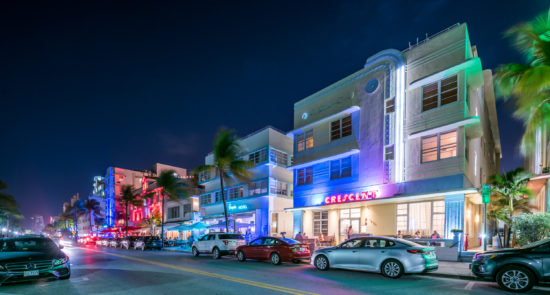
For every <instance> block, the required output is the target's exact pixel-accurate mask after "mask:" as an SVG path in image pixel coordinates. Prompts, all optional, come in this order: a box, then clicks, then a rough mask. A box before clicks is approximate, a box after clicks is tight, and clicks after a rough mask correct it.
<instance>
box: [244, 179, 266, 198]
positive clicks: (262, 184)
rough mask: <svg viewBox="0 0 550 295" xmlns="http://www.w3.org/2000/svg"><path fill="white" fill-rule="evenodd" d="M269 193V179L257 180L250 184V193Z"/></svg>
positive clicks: (253, 194) (251, 194)
mask: <svg viewBox="0 0 550 295" xmlns="http://www.w3.org/2000/svg"><path fill="white" fill-rule="evenodd" d="M263 194H267V179H264V180H260V181H255V182H252V183H250V184H249V185H248V195H249V196H255V195H263Z"/></svg>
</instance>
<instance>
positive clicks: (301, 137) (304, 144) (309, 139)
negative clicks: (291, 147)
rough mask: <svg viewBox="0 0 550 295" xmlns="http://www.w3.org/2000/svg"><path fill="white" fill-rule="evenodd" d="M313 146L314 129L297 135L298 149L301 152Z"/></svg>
mask: <svg viewBox="0 0 550 295" xmlns="http://www.w3.org/2000/svg"><path fill="white" fill-rule="evenodd" d="M310 148H313V130H309V131H306V132H304V133H301V134H298V135H296V149H297V150H298V151H299V152H301V151H303V150H307V149H310Z"/></svg>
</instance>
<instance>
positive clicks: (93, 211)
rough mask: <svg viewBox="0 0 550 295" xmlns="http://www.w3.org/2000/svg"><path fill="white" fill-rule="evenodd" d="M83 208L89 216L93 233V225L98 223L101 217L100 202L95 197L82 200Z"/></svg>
mask: <svg viewBox="0 0 550 295" xmlns="http://www.w3.org/2000/svg"><path fill="white" fill-rule="evenodd" d="M84 208H86V212H87V213H88V216H89V217H90V230H91V231H92V234H93V226H94V225H95V224H96V223H100V222H101V221H102V219H103V216H101V204H100V203H99V202H98V201H97V200H96V199H88V200H86V202H84Z"/></svg>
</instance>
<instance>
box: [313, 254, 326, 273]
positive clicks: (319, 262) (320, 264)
mask: <svg viewBox="0 0 550 295" xmlns="http://www.w3.org/2000/svg"><path fill="white" fill-rule="evenodd" d="M314 264H315V267H316V268H317V269H318V270H328V269H329V263H328V258H327V257H326V256H325V255H319V256H317V257H316V258H315V263H314Z"/></svg>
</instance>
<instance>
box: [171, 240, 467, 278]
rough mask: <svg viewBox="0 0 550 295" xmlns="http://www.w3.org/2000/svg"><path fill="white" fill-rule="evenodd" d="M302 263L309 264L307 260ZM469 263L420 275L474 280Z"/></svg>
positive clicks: (178, 249) (447, 264)
mask: <svg viewBox="0 0 550 295" xmlns="http://www.w3.org/2000/svg"><path fill="white" fill-rule="evenodd" d="M164 250H165V251H171V252H181V253H191V249H190V248H189V247H188V246H180V247H165V248H164ZM303 263H304V264H309V262H303ZM469 264H470V263H469V262H450V261H439V268H438V269H437V270H436V271H433V272H428V273H425V274H422V275H426V276H433V277H442V278H453V279H462V280H476V279H477V278H476V277H475V276H474V274H473V273H472V272H471V271H470V267H469Z"/></svg>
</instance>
